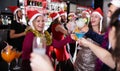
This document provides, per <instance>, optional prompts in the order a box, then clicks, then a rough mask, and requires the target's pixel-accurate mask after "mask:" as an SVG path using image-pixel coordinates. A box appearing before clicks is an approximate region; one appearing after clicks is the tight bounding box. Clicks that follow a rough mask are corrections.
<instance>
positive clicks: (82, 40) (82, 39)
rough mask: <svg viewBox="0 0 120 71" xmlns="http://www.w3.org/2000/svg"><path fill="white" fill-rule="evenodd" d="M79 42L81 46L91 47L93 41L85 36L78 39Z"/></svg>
mask: <svg viewBox="0 0 120 71" xmlns="http://www.w3.org/2000/svg"><path fill="white" fill-rule="evenodd" d="M77 42H78V44H79V45H80V46H84V47H89V46H90V45H89V44H90V43H91V42H89V41H88V40H86V39H85V38H81V39H78V40H77Z"/></svg>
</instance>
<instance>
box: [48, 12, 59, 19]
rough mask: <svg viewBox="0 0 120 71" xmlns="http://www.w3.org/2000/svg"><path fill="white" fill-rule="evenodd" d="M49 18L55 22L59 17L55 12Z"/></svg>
mask: <svg viewBox="0 0 120 71" xmlns="http://www.w3.org/2000/svg"><path fill="white" fill-rule="evenodd" d="M50 17H51V18H52V19H53V20H55V19H56V18H58V17H60V15H59V14H58V13H57V12H53V13H51V14H50Z"/></svg>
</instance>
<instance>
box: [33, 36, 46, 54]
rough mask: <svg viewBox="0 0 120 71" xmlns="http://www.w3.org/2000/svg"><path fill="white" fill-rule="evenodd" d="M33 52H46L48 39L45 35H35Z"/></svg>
mask: <svg viewBox="0 0 120 71" xmlns="http://www.w3.org/2000/svg"><path fill="white" fill-rule="evenodd" d="M33 52H35V53H38V54H41V55H44V54H45V52H46V40H45V38H44V37H34V39H33Z"/></svg>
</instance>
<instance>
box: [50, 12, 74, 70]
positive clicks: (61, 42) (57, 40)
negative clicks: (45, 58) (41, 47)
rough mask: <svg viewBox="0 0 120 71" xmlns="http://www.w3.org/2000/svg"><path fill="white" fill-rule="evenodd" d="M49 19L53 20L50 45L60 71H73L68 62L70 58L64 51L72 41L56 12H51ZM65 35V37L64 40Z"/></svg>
mask: <svg viewBox="0 0 120 71" xmlns="http://www.w3.org/2000/svg"><path fill="white" fill-rule="evenodd" d="M50 17H51V18H52V19H53V22H52V27H51V30H52V39H53V42H52V45H53V47H54V49H55V50H56V58H57V61H58V62H59V63H58V66H59V67H60V70H61V71H73V70H74V68H73V65H72V63H71V61H70V56H69V54H68V52H67V50H66V44H67V43H69V42H72V41H73V40H72V39H71V37H70V36H69V35H68V31H67V30H66V29H65V28H64V26H63V25H62V24H61V22H60V19H61V18H60V16H59V14H58V13H57V12H53V13H51V14H50ZM65 35H67V36H66V38H65ZM57 69H58V68H57ZM56 71H57V70H56Z"/></svg>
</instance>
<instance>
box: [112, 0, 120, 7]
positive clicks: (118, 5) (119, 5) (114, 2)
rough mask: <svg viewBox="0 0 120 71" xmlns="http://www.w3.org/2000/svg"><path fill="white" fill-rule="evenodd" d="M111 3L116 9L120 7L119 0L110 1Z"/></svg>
mask: <svg viewBox="0 0 120 71" xmlns="http://www.w3.org/2000/svg"><path fill="white" fill-rule="evenodd" d="M111 3H112V4H113V5H115V6H116V7H120V0H112V1H111Z"/></svg>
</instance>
